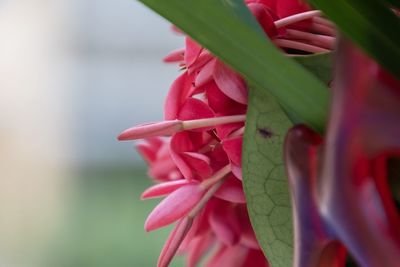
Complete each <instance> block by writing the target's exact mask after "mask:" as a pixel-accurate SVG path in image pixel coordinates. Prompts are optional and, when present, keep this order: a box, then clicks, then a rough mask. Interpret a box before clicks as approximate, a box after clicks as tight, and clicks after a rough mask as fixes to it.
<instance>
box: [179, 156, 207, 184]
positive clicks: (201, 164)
mask: <svg viewBox="0 0 400 267" xmlns="http://www.w3.org/2000/svg"><path fill="white" fill-rule="evenodd" d="M181 156H182V158H183V159H184V160H185V162H187V163H188V164H189V166H190V167H191V168H192V169H193V170H195V171H196V173H197V174H198V175H199V176H200V177H202V178H208V177H210V176H211V174H212V169H211V167H210V159H209V158H208V157H207V156H206V155H203V154H200V153H195V152H184V153H182V155H181Z"/></svg>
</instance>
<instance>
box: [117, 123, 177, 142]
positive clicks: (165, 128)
mask: <svg viewBox="0 0 400 267" xmlns="http://www.w3.org/2000/svg"><path fill="white" fill-rule="evenodd" d="M181 130H182V122H181V121H179V120H173V121H161V122H153V123H147V124H141V125H137V126H135V127H132V128H129V129H128V130H125V131H123V132H122V133H121V134H120V135H119V136H118V140H120V141H124V140H135V139H141V138H145V137H153V136H161V135H172V134H174V133H176V132H179V131H181Z"/></svg>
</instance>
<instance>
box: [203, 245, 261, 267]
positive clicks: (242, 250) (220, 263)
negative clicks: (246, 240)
mask: <svg viewBox="0 0 400 267" xmlns="http://www.w3.org/2000/svg"><path fill="white" fill-rule="evenodd" d="M248 252H249V249H248V248H246V247H243V246H240V245H236V246H232V247H228V246H223V247H221V249H220V250H219V251H218V252H217V253H216V254H215V255H214V256H213V257H212V258H211V260H210V261H209V262H208V263H207V265H206V267H225V266H226V267H243V266H244V265H243V263H244V262H245V260H246V258H247V255H248ZM246 267H247V266H246ZM249 267H250V266H249ZM251 267H253V266H251ZM254 267H258V266H254Z"/></svg>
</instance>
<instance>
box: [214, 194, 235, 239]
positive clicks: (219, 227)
mask: <svg viewBox="0 0 400 267" xmlns="http://www.w3.org/2000/svg"><path fill="white" fill-rule="evenodd" d="M209 222H210V226H211V228H212V229H213V231H214V233H215V235H216V236H217V238H218V239H219V240H220V241H222V242H223V243H224V244H225V245H228V246H233V245H235V244H236V243H237V242H238V241H239V239H240V230H241V229H240V228H241V227H240V223H239V219H238V216H237V213H236V209H235V207H234V206H232V204H231V203H229V202H226V201H219V202H218V204H217V205H216V206H215V207H214V209H213V210H212V211H211V214H210V216H209Z"/></svg>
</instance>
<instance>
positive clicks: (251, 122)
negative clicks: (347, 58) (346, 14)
mask: <svg viewBox="0 0 400 267" xmlns="http://www.w3.org/2000/svg"><path fill="white" fill-rule="evenodd" d="M296 60H298V62H300V63H301V64H302V65H303V66H304V67H305V68H307V69H308V70H310V71H311V72H313V73H314V74H315V76H316V77H317V78H319V79H320V80H321V81H322V82H324V83H326V84H328V83H330V81H331V77H332V73H331V68H332V54H320V55H313V56H304V57H297V58H296ZM292 115H293V116H292ZM295 115H296V114H289V116H290V118H292V117H295ZM292 125H293V123H292V121H291V120H290V119H289V117H288V116H287V115H286V113H285V112H284V111H283V109H282V107H281V106H280V105H279V104H278V102H277V101H276V100H275V98H274V97H273V96H271V95H268V94H264V93H261V91H260V90H250V94H249V106H248V110H247V120H246V131H245V136H244V142H243V161H242V162H243V176H244V177H243V183H244V190H245V193H246V199H247V206H248V210H249V215H250V218H251V222H252V225H253V228H254V230H255V232H256V236H257V239H258V241H259V243H260V245H261V247H262V248H263V250H264V253H265V255H266V256H267V258H268V260H269V263H270V264H271V266H272V267H290V266H292V261H293V258H292V255H293V223H292V210H291V202H290V195H289V188H288V181H287V177H286V173H285V169H284V164H283V142H284V138H285V135H286V132H287V131H288V129H289V128H290V127H292Z"/></svg>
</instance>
